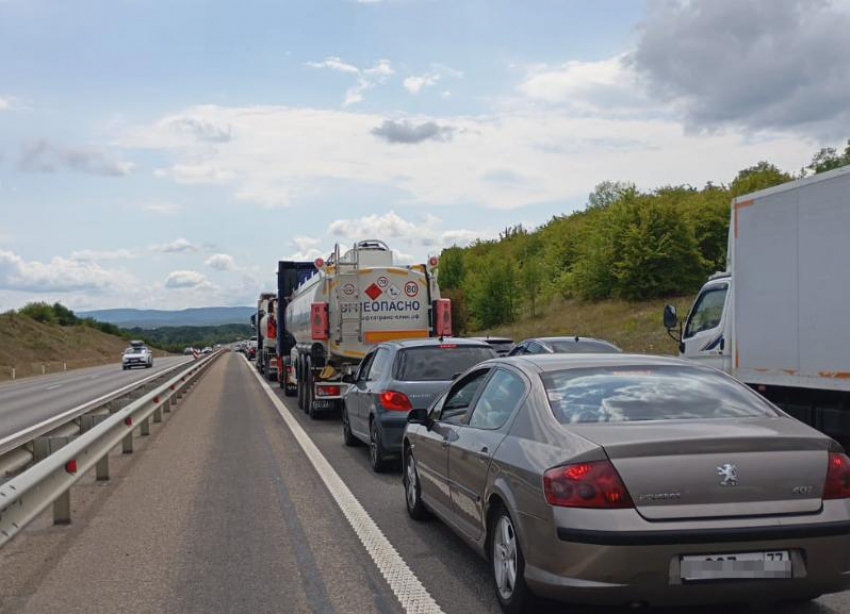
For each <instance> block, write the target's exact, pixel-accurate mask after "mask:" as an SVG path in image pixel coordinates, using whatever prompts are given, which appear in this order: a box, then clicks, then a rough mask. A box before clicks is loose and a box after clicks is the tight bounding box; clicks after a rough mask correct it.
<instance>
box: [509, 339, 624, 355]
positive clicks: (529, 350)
mask: <svg viewBox="0 0 850 614" xmlns="http://www.w3.org/2000/svg"><path fill="white" fill-rule="evenodd" d="M617 352H622V350H621V349H620V348H618V347H617V346H616V345H614V344H613V343H609V342H607V341H604V340H602V339H593V338H592V337H579V336H573V337H535V338H532V339H525V340H523V341H520V342H519V343H518V344H517V345H516V347H515V348H514V349H513V350H511V353H510V354H509V356H522V355H523V354H611V353H617Z"/></svg>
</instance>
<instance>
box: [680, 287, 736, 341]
mask: <svg viewBox="0 0 850 614" xmlns="http://www.w3.org/2000/svg"><path fill="white" fill-rule="evenodd" d="M728 290H729V286H728V285H727V284H723V285H720V286H717V287H715V288H710V289H708V290H706V291H705V292H703V293H702V294H701V295H700V297H699V298H698V299H697V304H696V305H694V308H693V311H691V316H690V318H688V326H687V327H686V328H685V338H687V337H693V336H694V335H696V334H697V333H700V332H702V331H704V330H711V329H712V328H717V327H718V326H720V320H721V319H722V318H723V305H724V304H725V303H726V292H727V291H728Z"/></svg>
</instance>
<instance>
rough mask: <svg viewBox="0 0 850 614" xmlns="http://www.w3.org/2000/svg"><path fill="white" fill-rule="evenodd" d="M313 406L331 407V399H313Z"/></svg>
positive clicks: (319, 407)
mask: <svg viewBox="0 0 850 614" xmlns="http://www.w3.org/2000/svg"><path fill="white" fill-rule="evenodd" d="M313 407H315V408H316V409H331V408H332V407H333V405H331V401H330V400H329V399H313Z"/></svg>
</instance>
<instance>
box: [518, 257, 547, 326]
mask: <svg viewBox="0 0 850 614" xmlns="http://www.w3.org/2000/svg"><path fill="white" fill-rule="evenodd" d="M520 273H521V275H520V285H521V286H522V293H523V294H524V295H525V299H526V300H527V301H528V304H529V306H530V307H531V315H537V299H538V298H540V292H541V291H542V289H543V262H542V260H541V259H540V258H537V257H535V256H532V257H531V258H528V259H527V260H525V262H523V263H522V270H521V272H520Z"/></svg>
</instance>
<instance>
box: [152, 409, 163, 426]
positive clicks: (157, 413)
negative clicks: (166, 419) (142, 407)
mask: <svg viewBox="0 0 850 614" xmlns="http://www.w3.org/2000/svg"><path fill="white" fill-rule="evenodd" d="M160 422H162V405H157V406H156V409H155V410H153V423H154V424H159V423H160Z"/></svg>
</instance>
